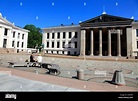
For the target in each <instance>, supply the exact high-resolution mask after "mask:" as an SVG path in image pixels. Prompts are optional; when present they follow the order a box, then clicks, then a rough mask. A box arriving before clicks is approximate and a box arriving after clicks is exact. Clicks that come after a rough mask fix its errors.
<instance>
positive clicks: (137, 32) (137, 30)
mask: <svg viewBox="0 0 138 101" xmlns="http://www.w3.org/2000/svg"><path fill="white" fill-rule="evenodd" d="M136 36H137V37H138V29H136Z"/></svg>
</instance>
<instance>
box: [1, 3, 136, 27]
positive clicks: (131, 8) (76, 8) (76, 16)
mask: <svg viewBox="0 0 138 101" xmlns="http://www.w3.org/2000/svg"><path fill="white" fill-rule="evenodd" d="M103 10H105V11H106V13H107V14H109V15H115V16H121V17H125V18H131V17H132V16H134V19H135V20H138V0H0V13H2V16H3V17H6V19H7V20H9V21H10V22H12V23H14V24H15V25H17V26H20V27H24V26H25V25H26V24H34V25H35V26H37V27H40V28H46V27H52V26H59V25H61V24H64V25H69V24H71V23H74V24H79V21H85V20H88V19H90V18H93V17H96V16H99V15H101V14H102V12H103Z"/></svg>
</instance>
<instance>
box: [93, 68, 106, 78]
mask: <svg viewBox="0 0 138 101" xmlns="http://www.w3.org/2000/svg"><path fill="white" fill-rule="evenodd" d="M94 74H95V75H96V76H100V77H102V76H106V71H101V70H96V71H95V72H94Z"/></svg>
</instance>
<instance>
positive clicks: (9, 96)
mask: <svg viewBox="0 0 138 101" xmlns="http://www.w3.org/2000/svg"><path fill="white" fill-rule="evenodd" d="M5 98H13V99H16V98H17V95H16V94H5Z"/></svg>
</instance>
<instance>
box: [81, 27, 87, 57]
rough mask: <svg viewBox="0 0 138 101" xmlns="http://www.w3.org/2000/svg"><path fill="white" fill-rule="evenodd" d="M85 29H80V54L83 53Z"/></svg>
mask: <svg viewBox="0 0 138 101" xmlns="http://www.w3.org/2000/svg"><path fill="white" fill-rule="evenodd" d="M85 34H86V31H85V30H81V40H80V41H81V46H80V55H83V56H84V55H85Z"/></svg>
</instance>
